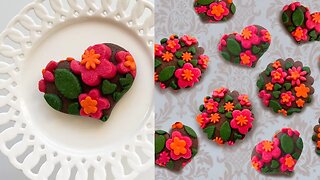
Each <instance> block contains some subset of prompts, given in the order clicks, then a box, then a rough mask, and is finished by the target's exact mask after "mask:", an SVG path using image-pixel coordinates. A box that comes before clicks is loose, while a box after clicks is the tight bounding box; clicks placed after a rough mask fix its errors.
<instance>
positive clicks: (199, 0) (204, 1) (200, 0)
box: [197, 0, 215, 5]
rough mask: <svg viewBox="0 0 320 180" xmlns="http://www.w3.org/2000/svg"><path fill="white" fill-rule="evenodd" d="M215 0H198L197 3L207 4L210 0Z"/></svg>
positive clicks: (211, 0)
mask: <svg viewBox="0 0 320 180" xmlns="http://www.w3.org/2000/svg"><path fill="white" fill-rule="evenodd" d="M214 1H215V0H198V1H197V3H198V4H201V5H209V4H211V3H212V2H214Z"/></svg>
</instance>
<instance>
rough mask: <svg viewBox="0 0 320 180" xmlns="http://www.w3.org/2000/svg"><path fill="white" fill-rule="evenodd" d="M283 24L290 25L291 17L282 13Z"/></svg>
mask: <svg viewBox="0 0 320 180" xmlns="http://www.w3.org/2000/svg"><path fill="white" fill-rule="evenodd" d="M282 22H283V23H288V22H289V17H288V15H287V13H282Z"/></svg>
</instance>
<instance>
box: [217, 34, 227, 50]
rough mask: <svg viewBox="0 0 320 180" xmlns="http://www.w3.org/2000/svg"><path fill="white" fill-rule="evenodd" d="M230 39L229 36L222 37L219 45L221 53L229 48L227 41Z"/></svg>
mask: <svg viewBox="0 0 320 180" xmlns="http://www.w3.org/2000/svg"><path fill="white" fill-rule="evenodd" d="M228 37H229V35H228V34H224V35H223V36H222V38H221V39H220V43H219V45H218V49H219V51H222V48H223V47H226V46H227V39H228Z"/></svg>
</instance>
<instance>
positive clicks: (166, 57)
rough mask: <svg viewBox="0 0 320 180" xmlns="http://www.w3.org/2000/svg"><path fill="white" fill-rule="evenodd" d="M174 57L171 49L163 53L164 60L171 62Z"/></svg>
mask: <svg viewBox="0 0 320 180" xmlns="http://www.w3.org/2000/svg"><path fill="white" fill-rule="evenodd" d="M172 59H173V54H172V53H170V52H169V51H166V52H165V53H164V54H163V55H162V60H163V61H166V62H169V61H172Z"/></svg>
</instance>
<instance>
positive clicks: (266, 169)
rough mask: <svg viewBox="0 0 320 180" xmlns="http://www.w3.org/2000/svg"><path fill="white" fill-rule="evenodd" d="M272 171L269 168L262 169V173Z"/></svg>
mask: <svg viewBox="0 0 320 180" xmlns="http://www.w3.org/2000/svg"><path fill="white" fill-rule="evenodd" d="M269 171H270V169H269V167H268V166H265V167H263V168H261V172H262V173H265V174H267V173H268V172H269Z"/></svg>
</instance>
